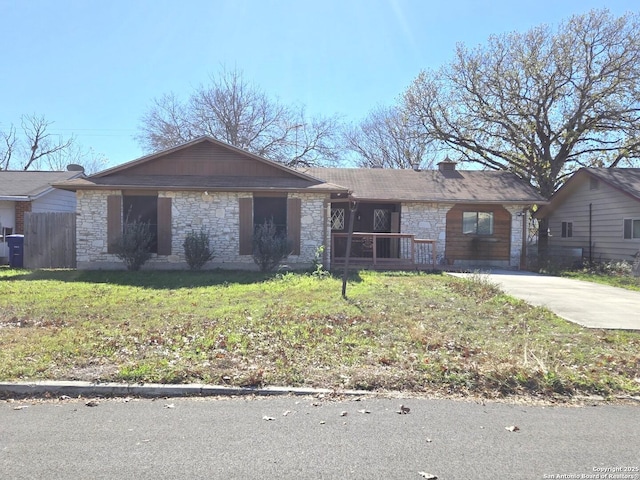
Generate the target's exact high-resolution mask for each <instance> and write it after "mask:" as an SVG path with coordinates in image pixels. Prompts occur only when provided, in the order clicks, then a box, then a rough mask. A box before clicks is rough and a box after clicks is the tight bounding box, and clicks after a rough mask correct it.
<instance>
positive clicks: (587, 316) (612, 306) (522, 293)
mask: <svg viewBox="0 0 640 480" xmlns="http://www.w3.org/2000/svg"><path fill="white" fill-rule="evenodd" d="M450 275H453V276H456V277H463V278H464V277H470V276H472V275H474V274H469V273H451V274H450ZM480 275H482V276H483V277H486V278H487V279H488V280H489V281H490V282H492V283H495V284H496V285H499V286H500V288H501V289H502V290H503V291H504V292H505V293H507V294H508V295H511V296H513V297H516V298H519V299H522V300H524V301H526V302H527V303H529V304H531V305H538V306H542V307H546V308H548V309H549V310H551V311H552V312H554V313H555V314H556V315H558V316H559V317H562V318H564V319H565V320H569V321H570V322H574V323H577V324H578V325H582V326H583V327H587V328H606V329H624V330H640V292H635V291H631V290H625V289H623V288H617V287H609V286H607V285H600V284H597V283H591V282H584V281H581V280H574V279H570V278H561V277H553V276H549V275H540V274H537V273H531V272H512V271H506V270H492V271H489V272H486V273H485V272H482V273H481V274H480Z"/></svg>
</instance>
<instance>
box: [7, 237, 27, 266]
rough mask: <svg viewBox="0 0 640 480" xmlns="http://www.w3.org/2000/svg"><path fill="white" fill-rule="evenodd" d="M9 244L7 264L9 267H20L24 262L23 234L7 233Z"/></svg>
mask: <svg viewBox="0 0 640 480" xmlns="http://www.w3.org/2000/svg"><path fill="white" fill-rule="evenodd" d="M7 244H8V246H9V266H10V267H11V268H22V265H23V264H24V235H19V234H15V235H7Z"/></svg>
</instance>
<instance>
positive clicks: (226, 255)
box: [76, 190, 328, 269]
mask: <svg viewBox="0 0 640 480" xmlns="http://www.w3.org/2000/svg"><path fill="white" fill-rule="evenodd" d="M120 194H121V192H120V191H117V190H113V191H104V190H103V191H86V192H83V191H79V192H78V193H77V200H78V206H77V212H78V218H77V223H76V225H77V227H76V237H77V238H76V245H77V246H76V255H77V264H78V268H79V269H98V268H103V269H122V268H124V265H123V263H122V261H121V260H119V259H118V258H117V257H116V256H115V255H113V254H108V253H107V222H106V218H107V197H108V196H109V195H120ZM158 196H160V197H171V199H172V202H171V223H172V225H171V230H172V245H171V252H172V254H171V255H169V256H157V255H154V256H153V257H152V258H151V260H149V262H147V264H145V266H144V267H143V268H157V269H183V268H187V265H186V262H185V257H184V248H183V243H184V239H185V236H186V234H187V233H188V232H191V231H192V230H195V231H200V229H204V230H206V231H208V232H209V233H210V239H211V246H212V247H213V249H214V253H215V258H214V259H213V261H212V262H210V263H208V264H207V268H218V267H220V268H245V269H255V268H257V267H256V265H255V263H254V261H253V258H252V257H251V256H250V255H239V253H238V252H239V238H238V236H239V206H238V204H239V202H238V199H239V198H242V197H251V196H252V194H251V193H250V192H247V193H243V192H241V193H231V192H215V193H210V194H208V193H206V192H159V194H158ZM290 196H291V197H299V198H300V199H301V222H300V223H301V224H300V230H301V235H300V236H301V239H300V255H293V256H290V257H289V258H288V259H287V261H286V264H288V265H291V266H293V267H295V268H306V267H307V266H309V265H311V264H312V262H313V258H314V255H315V252H316V248H317V247H319V246H320V245H322V244H324V240H323V236H324V226H323V225H324V217H325V212H324V205H325V203H324V201H325V199H326V198H328V197H327V196H326V195H324V194H290Z"/></svg>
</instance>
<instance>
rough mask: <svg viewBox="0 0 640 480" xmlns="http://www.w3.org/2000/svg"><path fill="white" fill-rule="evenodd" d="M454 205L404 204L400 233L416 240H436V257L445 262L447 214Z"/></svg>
mask: <svg viewBox="0 0 640 480" xmlns="http://www.w3.org/2000/svg"><path fill="white" fill-rule="evenodd" d="M453 205H454V204H453V203H418V202H410V203H403V204H402V210H401V213H400V230H401V232H400V233H410V234H412V235H415V236H416V238H423V239H431V240H436V257H437V258H438V262H439V263H443V262H444V254H445V252H444V250H445V243H446V239H447V238H446V230H447V228H446V227H447V212H448V211H449V210H450V209H451V207H453Z"/></svg>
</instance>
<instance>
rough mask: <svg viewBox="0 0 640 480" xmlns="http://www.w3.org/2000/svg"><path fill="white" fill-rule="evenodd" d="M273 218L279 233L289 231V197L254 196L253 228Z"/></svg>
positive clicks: (283, 233)
mask: <svg viewBox="0 0 640 480" xmlns="http://www.w3.org/2000/svg"><path fill="white" fill-rule="evenodd" d="M269 220H273V223H274V224H275V226H276V231H277V232H278V233H279V234H282V235H286V233H287V199H286V197H254V198H253V228H254V231H255V229H256V228H257V227H258V226H260V225H262V224H264V222H265V221H269Z"/></svg>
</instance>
